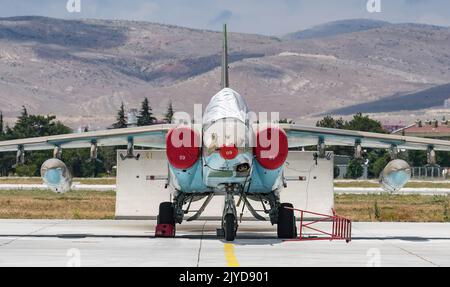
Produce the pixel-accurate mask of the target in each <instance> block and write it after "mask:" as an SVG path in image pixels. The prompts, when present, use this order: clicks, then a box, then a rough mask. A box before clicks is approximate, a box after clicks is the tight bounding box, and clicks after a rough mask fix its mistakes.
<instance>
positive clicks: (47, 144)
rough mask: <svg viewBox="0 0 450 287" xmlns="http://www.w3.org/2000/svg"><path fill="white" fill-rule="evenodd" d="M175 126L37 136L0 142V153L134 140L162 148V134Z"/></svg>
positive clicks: (163, 139) (163, 143)
mask: <svg viewBox="0 0 450 287" xmlns="http://www.w3.org/2000/svg"><path fill="white" fill-rule="evenodd" d="M173 127H175V125H168V124H167V125H153V126H145V127H135V128H124V129H111V130H104V131H93V132H86V133H77V134H64V135H56V136H46V137H37V138H26V139H18V140H10V141H0V152H8V151H17V150H18V149H19V147H23V148H24V150H26V151H35V150H52V149H54V148H55V147H61V148H69V149H70V148H89V147H91V145H92V144H93V143H95V144H97V146H98V147H101V146H121V145H127V144H128V142H129V140H133V143H134V145H135V146H140V147H151V148H165V142H166V139H165V136H166V134H167V132H168V131H169V130H170V129H171V128H173Z"/></svg>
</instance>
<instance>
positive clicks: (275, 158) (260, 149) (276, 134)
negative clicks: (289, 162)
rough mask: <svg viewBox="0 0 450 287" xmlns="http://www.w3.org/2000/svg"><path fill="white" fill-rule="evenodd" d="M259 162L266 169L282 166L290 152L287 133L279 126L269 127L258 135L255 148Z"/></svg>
mask: <svg viewBox="0 0 450 287" xmlns="http://www.w3.org/2000/svg"><path fill="white" fill-rule="evenodd" d="M253 152H254V154H255V157H256V159H257V160H258V162H259V164H260V165H261V166H262V167H264V168H266V169H270V170H273V169H277V168H279V167H281V166H282V165H283V164H284V162H285V161H286V158H287V156H288V152H289V145H288V139H287V136H286V133H285V132H284V130H282V129H280V128H278V127H268V128H266V129H263V130H261V131H260V132H258V134H257V135H256V147H255V148H254V149H253Z"/></svg>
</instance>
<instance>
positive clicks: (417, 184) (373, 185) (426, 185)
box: [334, 181, 450, 188]
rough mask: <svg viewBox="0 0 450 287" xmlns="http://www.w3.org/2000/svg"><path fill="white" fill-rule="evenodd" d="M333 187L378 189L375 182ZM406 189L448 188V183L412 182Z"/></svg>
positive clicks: (344, 183) (343, 184)
mask: <svg viewBox="0 0 450 287" xmlns="http://www.w3.org/2000/svg"><path fill="white" fill-rule="evenodd" d="M334 187H341V188H346V187H359V188H378V187H380V185H379V184H378V183H377V182H375V181H344V182H342V181H340V182H335V183H334ZM405 187H406V188H450V182H432V181H412V182H408V183H407V184H406V186H405Z"/></svg>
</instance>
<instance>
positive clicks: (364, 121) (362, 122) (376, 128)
mask: <svg viewBox="0 0 450 287" xmlns="http://www.w3.org/2000/svg"><path fill="white" fill-rule="evenodd" d="M343 128H344V129H347V130H353V131H361V132H371V133H381V134H385V133H386V131H385V130H384V129H383V126H382V124H381V123H380V122H379V121H376V120H373V119H371V118H369V116H363V115H362V114H361V113H357V114H356V115H354V116H353V119H352V120H351V121H348V122H346V123H345V124H344V127H343Z"/></svg>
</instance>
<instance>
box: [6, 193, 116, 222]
mask: <svg viewBox="0 0 450 287" xmlns="http://www.w3.org/2000/svg"><path fill="white" fill-rule="evenodd" d="M115 200H116V197H115V192H92V191H73V192H69V193H66V194H55V193H53V192H51V191H0V218H2V219H11V218H17V219H112V218H114V210H115Z"/></svg>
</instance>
